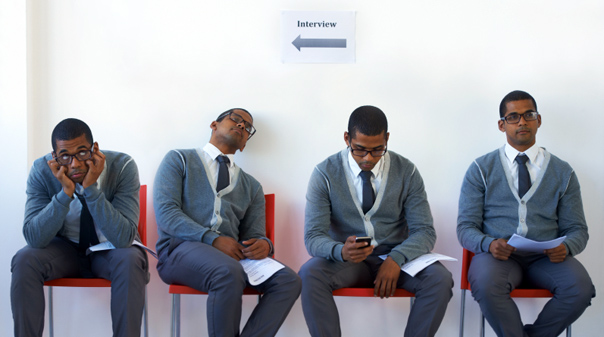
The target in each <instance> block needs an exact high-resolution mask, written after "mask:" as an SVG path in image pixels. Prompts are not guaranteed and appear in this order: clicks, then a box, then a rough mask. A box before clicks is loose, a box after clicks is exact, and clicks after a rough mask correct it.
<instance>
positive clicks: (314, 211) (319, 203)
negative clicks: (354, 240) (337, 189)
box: [304, 168, 344, 261]
mask: <svg viewBox="0 0 604 337" xmlns="http://www.w3.org/2000/svg"><path fill="white" fill-rule="evenodd" d="M330 224H331V200H330V197H329V183H328V181H327V177H326V176H325V175H323V174H322V172H320V171H319V170H318V169H317V168H315V169H314V170H313V173H312V175H311V177H310V181H309V183H308V190H307V192H306V209H305V221H304V243H305V245H306V250H307V251H308V253H309V254H310V255H311V256H317V257H323V258H326V259H329V260H334V261H343V258H342V248H343V247H344V244H343V243H341V242H338V241H335V240H334V239H332V238H331V236H330V235H329V227H330Z"/></svg>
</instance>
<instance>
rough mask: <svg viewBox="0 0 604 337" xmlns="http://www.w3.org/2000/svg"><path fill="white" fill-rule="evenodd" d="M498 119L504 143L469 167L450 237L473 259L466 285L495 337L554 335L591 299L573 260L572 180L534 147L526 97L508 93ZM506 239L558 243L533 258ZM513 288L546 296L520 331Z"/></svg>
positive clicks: (576, 212) (576, 233) (578, 213)
mask: <svg viewBox="0 0 604 337" xmlns="http://www.w3.org/2000/svg"><path fill="white" fill-rule="evenodd" d="M499 113H500V120H499V130H500V131H501V132H504V133H505V134H506V138H507V143H506V144H505V145H504V146H503V147H502V148H500V149H498V150H495V151H493V152H491V153H488V154H486V155H484V156H482V157H480V158H478V159H476V160H475V161H474V163H472V164H471V165H470V168H469V169H468V171H467V173H466V176H465V178H464V181H463V185H462V188H461V196H460V198H459V213H458V218H457V236H458V238H459V242H460V243H461V245H462V246H463V247H464V248H466V249H468V250H470V251H472V252H474V253H475V254H476V255H475V256H474V258H473V260H472V263H471V266H470V270H469V273H468V280H469V281H470V284H471V285H472V295H473V296H474V298H475V299H476V300H477V301H478V303H479V305H480V309H481V310H482V312H483V314H484V316H485V317H486V319H487V321H488V322H489V324H490V325H491V326H492V327H493V329H494V330H495V332H496V333H497V335H498V336H544V337H549V336H558V335H559V334H560V333H562V331H564V329H566V327H567V326H569V325H570V324H571V323H572V322H574V321H575V320H576V319H577V318H579V316H581V314H582V313H583V311H585V309H586V308H587V306H589V305H590V302H591V298H592V297H594V296H595V289H594V286H593V284H592V282H591V279H590V277H589V275H588V274H587V271H586V270H585V268H584V267H583V265H581V263H580V262H579V261H578V260H576V259H575V258H574V256H575V255H577V254H579V253H580V252H581V251H583V249H584V248H585V246H586V244H587V239H588V234H587V224H586V223H585V216H584V214H583V205H582V202H581V191H580V188H579V181H578V180H577V176H576V175H575V172H574V171H573V169H572V168H571V167H570V165H569V164H568V163H566V162H564V161H562V160H560V159H559V158H558V157H556V156H554V155H552V154H550V153H549V152H548V151H546V150H545V148H542V147H539V146H537V145H536V134H537V129H538V128H539V127H540V126H541V115H540V114H539V113H538V112H537V103H536V102H535V99H534V98H533V97H532V96H531V95H529V94H528V93H526V92H523V91H513V92H511V93H509V94H508V95H506V96H505V97H504V98H503V100H502V101H501V104H500V106H499ZM512 234H518V235H520V236H523V237H526V238H528V239H532V240H535V241H548V240H552V239H556V238H558V237H561V236H566V239H565V240H564V242H563V243H562V244H560V245H559V246H557V247H555V248H552V249H546V250H544V251H542V252H536V253H534V252H527V251H520V250H517V249H516V248H514V247H512V246H510V245H509V244H508V243H507V241H508V239H509V238H510V237H511V236H512ZM521 285H527V286H529V287H536V288H544V289H547V290H549V291H551V292H552V293H553V294H554V297H553V298H552V299H551V300H550V301H549V302H548V303H547V304H546V305H545V307H544V309H543V311H542V312H541V313H540V314H539V316H538V317H537V320H536V321H535V322H534V323H533V324H527V325H523V323H522V320H521V319H520V313H519V312H518V308H517V307H516V305H515V304H514V301H513V300H512V299H511V298H510V292H511V291H512V290H514V289H515V288H517V287H519V286H521Z"/></svg>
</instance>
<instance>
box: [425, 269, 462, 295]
mask: <svg viewBox="0 0 604 337" xmlns="http://www.w3.org/2000/svg"><path fill="white" fill-rule="evenodd" d="M453 284H454V282H453V275H452V274H451V272H450V271H449V270H448V269H447V268H445V267H444V266H443V265H442V264H440V263H436V264H433V265H431V266H429V267H427V268H426V269H424V271H423V274H422V282H421V286H422V288H423V289H425V290H428V291H430V292H433V293H439V294H440V296H442V297H446V296H448V297H449V298H451V297H452V296H453V292H452V290H451V289H452V288H453Z"/></svg>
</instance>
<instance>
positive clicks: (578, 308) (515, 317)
mask: <svg viewBox="0 0 604 337" xmlns="http://www.w3.org/2000/svg"><path fill="white" fill-rule="evenodd" d="M468 280H469V281H470V284H471V285H472V296H474V299H475V300H476V301H477V302H478V304H479V305H480V309H481V310H482V313H483V314H484V316H485V318H486V319H487V321H488V322H489V324H490V325H491V327H493V330H495V333H496V334H497V336H500V337H501V336H510V337H520V336H531V337H533V336H543V337H551V336H558V335H559V334H561V333H562V332H563V331H564V329H566V327H567V326H569V325H570V324H571V323H573V322H574V321H575V320H577V318H579V316H581V314H582V313H583V311H585V309H586V308H587V307H588V306H589V305H590V304H591V298H592V297H595V295H596V293H595V287H594V286H593V284H592V282H591V279H590V277H589V275H588V274H587V271H586V270H585V268H584V267H583V265H582V264H581V263H580V262H579V261H577V260H576V259H575V258H573V257H572V256H568V257H566V260H564V261H563V262H561V263H552V262H550V261H549V258H548V257H547V256H546V255H544V254H520V253H514V254H512V256H511V257H510V258H509V259H508V260H507V261H501V260H497V259H495V258H494V257H493V256H492V255H491V254H489V253H481V254H477V255H476V256H474V258H473V259H472V263H471V265H470V270H469V271H468ZM519 286H521V287H523V288H527V287H529V288H543V289H548V290H549V291H551V292H552V293H553V294H554V297H553V298H552V299H551V300H549V301H548V302H547V304H546V305H545V307H544V308H543V310H542V311H541V313H540V314H539V316H538V317H537V320H536V321H535V322H534V323H533V324H527V325H523V323H522V320H521V319H520V312H519V311H518V307H517V306H516V304H515V303H514V301H513V300H512V299H511V298H510V292H511V291H512V290H514V289H515V288H517V287H519Z"/></svg>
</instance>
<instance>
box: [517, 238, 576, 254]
mask: <svg viewBox="0 0 604 337" xmlns="http://www.w3.org/2000/svg"><path fill="white" fill-rule="evenodd" d="M565 239H566V236H563V237H559V238H557V239H554V240H551V241H541V242H539V241H533V240H531V239H527V238H525V237H522V236H520V235H517V234H514V235H512V237H511V238H510V239H509V240H508V245H510V246H512V247H516V249H518V250H519V251H523V252H535V253H543V251H544V250H545V249H551V248H556V247H558V246H559V245H560V244H562V242H564V240H565Z"/></svg>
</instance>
